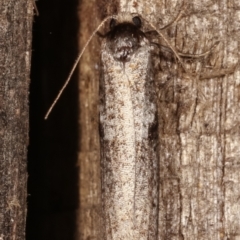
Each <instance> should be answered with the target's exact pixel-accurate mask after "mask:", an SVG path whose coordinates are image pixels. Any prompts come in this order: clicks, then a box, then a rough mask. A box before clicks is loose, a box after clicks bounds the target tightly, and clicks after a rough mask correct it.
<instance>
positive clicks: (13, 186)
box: [0, 0, 33, 240]
mask: <svg viewBox="0 0 240 240" xmlns="http://www.w3.org/2000/svg"><path fill="white" fill-rule="evenodd" d="M0 10H1V15H0V53H1V54H0V66H1V67H0V69H1V70H0V75H1V81H0V102H1V107H0V129H1V131H0V161H1V164H0V175H1V177H0V239H2V240H8V239H16V240H17V239H19V240H20V239H21V240H22V239H25V221H26V213H27V203H26V198H27V146H28V131H29V128H28V118H29V115H28V112H29V111H28V89H29V82H30V81H29V80H30V79H29V75H30V60H31V40H32V17H33V5H32V1H31V0H28V1H25V0H17V1H12V0H10V1H1V2H0Z"/></svg>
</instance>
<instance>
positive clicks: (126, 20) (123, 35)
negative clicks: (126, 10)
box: [106, 15, 147, 62]
mask: <svg viewBox="0 0 240 240" xmlns="http://www.w3.org/2000/svg"><path fill="white" fill-rule="evenodd" d="M109 27H110V31H109V32H108V33H107V34H106V38H107V46H108V48H109V50H110V52H111V54H112V55H113V57H114V59H115V60H117V61H121V62H128V61H130V60H131V56H132V55H133V54H134V52H136V51H137V49H138V48H140V47H142V46H143V45H145V44H146V40H147V39H146V36H145V34H144V32H143V31H142V30H141V27H142V20H141V18H140V17H139V16H131V18H130V17H129V15H128V16H127V17H125V16H124V15H120V16H119V17H118V18H112V19H111V21H110V26H109Z"/></svg>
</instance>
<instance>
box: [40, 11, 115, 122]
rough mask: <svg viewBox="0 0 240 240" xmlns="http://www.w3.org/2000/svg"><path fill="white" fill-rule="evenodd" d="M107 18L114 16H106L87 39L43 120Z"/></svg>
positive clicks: (47, 114)
mask: <svg viewBox="0 0 240 240" xmlns="http://www.w3.org/2000/svg"><path fill="white" fill-rule="evenodd" d="M109 18H114V16H108V17H106V18H105V19H103V20H102V22H101V23H100V24H99V25H98V27H97V28H96V29H95V30H94V31H93V33H92V35H91V36H90V38H89V39H88V40H87V42H86V43H85V45H84V47H83V49H82V51H81V52H80V53H79V55H78V57H77V58H76V60H75V62H74V65H73V67H72V69H71V72H70V73H69V75H68V78H67V80H66V81H65V83H64V85H63V86H62V88H61V90H60V91H59V93H58V95H57V97H56V98H55V99H54V101H53V103H52V105H51V106H50V108H49V109H48V111H47V113H46V115H45V117H44V119H45V120H46V119H47V118H48V116H49V114H50V113H51V111H52V109H53V108H54V106H55V104H56V103H57V101H58V99H59V98H60V97H61V95H62V93H63V91H64V89H65V88H66V86H67V85H68V83H69V81H70V79H71V77H72V75H73V72H74V71H75V69H76V67H77V65H78V63H79V61H80V59H81V57H82V55H83V53H84V51H85V49H86V47H87V46H88V44H89V42H90V41H91V40H92V38H93V36H94V35H95V34H96V33H97V31H98V30H99V29H100V28H101V27H102V26H103V24H104V23H105V22H106V21H107V20H108V19H109Z"/></svg>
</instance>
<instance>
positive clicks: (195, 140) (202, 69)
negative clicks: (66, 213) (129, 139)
mask: <svg viewBox="0 0 240 240" xmlns="http://www.w3.org/2000/svg"><path fill="white" fill-rule="evenodd" d="M92 4H93V5H87V4H86V3H84V1H82V2H81V11H80V12H79V13H80V15H79V16H80V19H81V34H80V36H81V37H80V48H81V47H82V46H83V45H82V44H83V43H85V42H86V40H87V39H88V38H89V36H90V35H91V33H92V31H93V29H94V28H95V27H96V26H97V24H98V22H99V21H92V19H93V16H97V17H98V19H103V18H104V17H105V16H107V15H109V14H113V13H118V12H121V11H130V12H137V13H139V14H141V15H142V16H143V17H144V18H146V19H147V20H148V21H150V22H152V23H153V25H155V26H156V28H157V29H161V28H162V27H164V26H165V25H167V24H168V23H169V22H171V21H173V20H174V19H175V18H176V16H177V15H178V13H179V12H180V11H181V10H183V14H182V16H181V18H179V19H178V21H176V22H174V23H173V24H172V25H171V26H170V27H169V28H167V29H166V30H164V31H163V34H164V35H165V36H166V37H167V39H168V40H169V42H170V43H171V44H172V45H173V46H174V47H175V48H176V49H177V50H178V51H180V52H183V53H187V54H200V53H203V52H206V51H208V50H209V49H211V48H212V46H213V45H214V44H215V43H216V42H219V43H218V44H215V47H214V48H213V49H212V50H211V51H210V53H209V54H206V55H205V56H204V57H202V58H195V59H193V58H188V59H182V61H183V64H184V66H185V68H186V71H184V70H183V67H182V66H181V64H180V63H179V62H178V61H174V60H172V59H166V58H163V57H162V56H161V55H160V56H159V59H160V63H157V64H156V68H157V69H158V75H157V77H156V79H155V82H156V88H157V90H158V103H157V104H158V115H159V119H160V121H159V139H160V141H159V149H160V150H159V156H160V159H159V164H160V188H159V201H160V204H159V216H158V218H159V220H158V221H159V229H158V233H159V236H158V239H171V240H172V239H189V240H192V239H198V240H199V239H214V240H215V239H231V240H232V239H238V238H240V217H239V213H238V209H239V207H240V202H239V199H240V198H239V196H240V192H239V179H240V175H239V156H240V150H239V149H240V148H239V146H240V138H239V136H240V135H239V131H240V129H239V124H240V106H239V94H240V93H239V91H240V90H239V89H240V87H239V69H238V65H237V63H238V61H239V60H238V59H239V53H238V52H239V23H240V17H239V9H240V5H239V3H238V2H237V1H228V2H226V1H218V2H216V1H207V0H206V1H201V3H200V2H199V1H190V0H189V1H185V3H184V4H183V2H182V1H177V0H172V1H154V0H152V1H138V2H135V1H128V2H126V1H124V0H122V1H119V2H118V1H114V2H112V3H107V2H105V1H97V2H96V3H95V2H93V3H92ZM85 7H86V8H85ZM94 19H95V17H94ZM98 40H99V38H98V37H96V38H95V39H94V41H92V42H91V44H90V45H89V47H88V50H87V52H86V53H85V55H84V57H83V59H82V61H81V69H80V76H81V79H80V114H81V115H80V124H81V145H80V149H81V150H80V154H79V164H80V166H81V173H80V184H79V186H80V197H81V198H80V213H79V219H80V221H79V222H80V225H79V234H80V235H81V236H79V239H101V238H102V236H101V234H100V233H101V227H102V226H101V221H100V216H101V197H100V196H101V195H100V160H99V139H98V121H99V120H98V108H97V104H98V81H99V70H98V68H99V48H100V45H99V43H98V42H99V41H98ZM100 40H101V39H100ZM160 43H161V44H163V45H166V46H167V44H166V43H165V42H164V40H163V39H160ZM209 74H210V75H209ZM213 76H214V78H213ZM211 77H212V78H211Z"/></svg>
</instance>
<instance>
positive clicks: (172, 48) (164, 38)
mask: <svg viewBox="0 0 240 240" xmlns="http://www.w3.org/2000/svg"><path fill="white" fill-rule="evenodd" d="M177 19H178V17H177ZM146 21H147V20H146ZM147 22H148V24H149V25H150V26H151V27H152V28H153V29H154V30H155V31H156V32H157V33H158V34H159V36H160V37H162V38H163V40H164V41H165V42H166V44H167V45H168V47H169V48H170V49H171V50H172V51H173V53H174V54H175V56H176V57H177V59H178V61H179V62H180V64H181V65H182V68H183V70H184V71H185V72H187V70H186V68H185V66H184V64H183V62H182V60H181V58H180V56H179V54H178V53H177V51H176V50H175V48H174V47H173V46H172V45H171V44H170V42H169V41H168V40H167V38H166V37H165V36H164V35H163V34H162V33H161V32H160V31H158V30H157V28H156V27H155V26H154V25H153V24H152V23H151V22H149V21H147ZM168 26H169V24H168Z"/></svg>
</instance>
